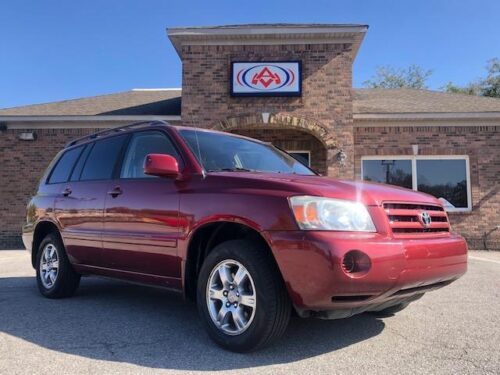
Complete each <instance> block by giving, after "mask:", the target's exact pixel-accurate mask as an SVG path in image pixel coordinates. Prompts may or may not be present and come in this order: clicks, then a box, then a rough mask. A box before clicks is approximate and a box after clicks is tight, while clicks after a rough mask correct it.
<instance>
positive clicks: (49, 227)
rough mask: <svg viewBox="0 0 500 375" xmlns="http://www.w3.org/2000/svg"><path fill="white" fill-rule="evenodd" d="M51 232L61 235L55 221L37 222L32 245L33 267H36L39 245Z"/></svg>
mask: <svg viewBox="0 0 500 375" xmlns="http://www.w3.org/2000/svg"><path fill="white" fill-rule="evenodd" d="M49 233H56V234H57V235H58V236H59V237H61V234H60V231H59V227H58V226H57V225H56V224H55V223H54V222H53V221H50V220H42V221H39V222H38V223H37V224H36V226H35V230H34V232H33V243H32V247H31V265H32V266H33V267H35V263H36V256H37V252H38V247H39V246H40V243H41V242H42V241H43V239H44V238H45V237H46V236H47V235H48V234H49Z"/></svg>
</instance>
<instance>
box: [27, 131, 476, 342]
mask: <svg viewBox="0 0 500 375" xmlns="http://www.w3.org/2000/svg"><path fill="white" fill-rule="evenodd" d="M27 211H28V214H27V223H26V225H25V226H24V227H23V241H24V244H25V246H26V248H27V249H28V250H30V251H31V254H32V264H33V267H34V268H35V269H36V273H37V283H38V287H39V289H40V292H41V293H42V294H43V295H44V296H46V297H49V298H61V297H68V296H71V295H72V294H73V293H74V292H75V290H76V289H77V287H78V284H79V282H80V276H82V275H103V276H108V277H115V278H120V279H125V280H129V281H132V282H139V283H143V284H144V283H145V284H151V285H157V286H162V287H165V288H169V289H172V290H175V291H177V292H180V293H182V294H183V295H184V296H186V297H187V298H192V299H194V300H196V302H197V305H198V309H199V313H200V317H201V319H202V321H203V323H204V325H205V327H206V329H207V331H208V333H209V335H210V336H211V337H212V339H214V340H215V341H216V342H217V343H218V344H219V345H221V346H223V347H224V348H226V349H229V350H233V351H240V352H241V351H249V350H254V349H257V348H260V347H262V346H264V345H266V344H269V343H270V342H272V341H273V340H275V339H276V338H278V337H279V336H280V335H281V334H282V333H283V332H284V331H285V329H286V327H287V323H288V321H289V318H290V315H291V313H292V311H294V312H295V313H296V314H298V315H299V316H300V317H318V318H323V319H337V318H346V317H349V316H352V315H354V314H359V313H362V312H373V313H378V314H383V315H387V314H393V313H394V312H396V311H399V310H401V309H403V308H405V307H406V306H407V305H408V304H409V303H410V302H412V301H415V300H416V299H418V298H420V297H422V295H423V294H424V293H426V292H428V291H431V290H434V289H437V288H440V287H442V286H445V285H447V284H449V283H451V282H452V281H454V280H456V279H457V278H459V277H460V276H461V275H463V274H464V273H465V271H466V269H467V245H466V243H465V241H464V239H463V238H462V237H460V236H458V235H456V234H453V233H452V232H451V229H450V224H449V222H448V217H447V215H446V212H445V211H444V209H443V207H442V205H441V203H440V202H439V200H437V199H436V198H434V197H432V196H429V195H426V194H422V193H418V192H415V191H412V190H406V189H401V188H397V187H393V186H386V185H381V184H373V183H361V182H352V181H343V180H335V179H331V178H326V177H321V176H318V175H317V174H316V173H314V172H313V171H311V170H310V169H309V168H307V167H305V166H304V165H303V164H301V163H300V162H298V161H297V160H295V159H294V158H293V157H291V156H290V155H288V154H287V153H285V152H283V151H282V150H279V149H277V148H276V147H273V146H272V145H270V144H267V143H263V142H260V141H257V140H254V139H250V138H246V137H241V136H237V135H233V134H226V133H222V132H215V131H208V130H201V129H195V128H187V127H174V126H169V125H168V124H166V123H163V122H152V123H151V122H149V123H140V124H132V125H129V126H126V127H122V128H117V129H112V130H106V131H104V132H100V133H97V134H94V135H92V136H88V137H84V138H81V139H77V140H75V141H72V142H70V143H69V144H68V145H67V146H66V147H65V148H64V149H63V150H62V151H61V152H60V153H59V154H58V155H57V156H56V158H55V159H54V161H53V162H52V163H51V165H50V166H49V168H48V169H47V172H46V173H45V175H44V176H43V178H42V180H41V183H40V186H39V187H38V191H37V193H36V195H35V196H34V197H33V198H32V199H31V202H30V203H29V205H28V209H27Z"/></svg>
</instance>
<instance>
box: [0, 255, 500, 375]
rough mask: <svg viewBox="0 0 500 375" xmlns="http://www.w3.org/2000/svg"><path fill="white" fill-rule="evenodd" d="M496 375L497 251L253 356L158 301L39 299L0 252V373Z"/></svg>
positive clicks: (172, 301)
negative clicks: (407, 294) (389, 307)
mask: <svg viewBox="0 0 500 375" xmlns="http://www.w3.org/2000/svg"><path fill="white" fill-rule="evenodd" d="M209 371H214V372H215V371H216V372H227V373H232V374H233V373H238V374H246V373H249V374H250V373H255V374H257V373H258V374H268V373H272V374H285V373H286V374H291V373H301V374H303V375H305V374H310V373H315V374H316V373H325V374H500V252H498V253H494V252H470V261H469V271H468V273H467V274H466V275H465V276H464V277H463V278H461V279H460V280H458V281H457V282H455V283H453V284H451V285H450V286H448V287H445V288H443V289H440V290H437V291H434V292H431V293H428V294H426V295H425V296H424V297H423V298H421V299H420V300H418V301H416V302H414V303H413V304H411V305H410V306H409V307H408V308H407V309H405V310H403V311H401V312H400V313H398V314H397V315H395V316H393V317H390V318H384V319H377V318H375V317H373V316H371V315H368V314H363V315H359V316H356V317H353V318H349V319H343V320H336V321H323V320H315V319H299V318H293V319H292V321H291V324H290V326H289V328H288V330H287V332H286V334H285V336H284V337H283V339H281V341H279V342H278V343H277V344H275V345H274V346H272V347H270V348H267V349H264V350H262V351H260V352H256V353H251V354H234V353H230V352H226V351H224V350H222V349H220V348H218V347H216V346H215V345H214V344H213V343H212V342H211V341H210V340H209V338H208V337H207V335H206V334H205V332H204V330H203V328H202V326H201V324H200V322H199V320H198V316H197V312H196V309H195V306H194V305H193V304H191V303H186V302H183V301H182V300H181V299H180V298H179V297H177V296H176V295H172V294H170V293H168V292H166V291H164V290H161V289H155V288H147V287H142V286H137V285H131V284H127V283H124V282H119V281H111V280H106V279H99V278H84V279H82V283H81V286H80V289H79V290H78V292H77V294H76V295H75V296H74V297H73V298H69V299H64V300H49V299H45V298H43V297H42V296H41V295H40V294H39V293H38V290H37V288H36V284H35V278H34V270H33V269H32V268H31V266H30V258H29V256H28V254H27V253H26V252H25V251H14V250H5V251H0V374H35V373H36V374H51V375H54V374H138V373H141V374H144V373H188V372H205V373H206V372H209Z"/></svg>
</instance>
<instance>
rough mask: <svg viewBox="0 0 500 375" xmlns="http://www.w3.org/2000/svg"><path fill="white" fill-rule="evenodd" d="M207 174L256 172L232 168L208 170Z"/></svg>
mask: <svg viewBox="0 0 500 375" xmlns="http://www.w3.org/2000/svg"><path fill="white" fill-rule="evenodd" d="M207 172H256V171H255V170H253V169H247V168H240V167H234V168H219V169H209V170H208V171H207Z"/></svg>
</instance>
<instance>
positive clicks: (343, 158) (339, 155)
mask: <svg viewBox="0 0 500 375" xmlns="http://www.w3.org/2000/svg"><path fill="white" fill-rule="evenodd" d="M346 160H347V155H346V153H345V152H344V150H342V149H340V151H339V152H337V162H338V163H339V164H340V166H341V167H345V164H346Z"/></svg>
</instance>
